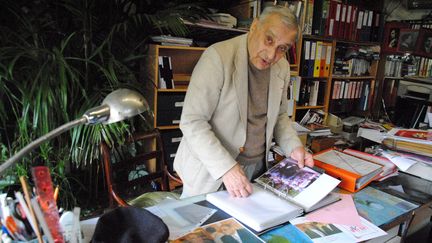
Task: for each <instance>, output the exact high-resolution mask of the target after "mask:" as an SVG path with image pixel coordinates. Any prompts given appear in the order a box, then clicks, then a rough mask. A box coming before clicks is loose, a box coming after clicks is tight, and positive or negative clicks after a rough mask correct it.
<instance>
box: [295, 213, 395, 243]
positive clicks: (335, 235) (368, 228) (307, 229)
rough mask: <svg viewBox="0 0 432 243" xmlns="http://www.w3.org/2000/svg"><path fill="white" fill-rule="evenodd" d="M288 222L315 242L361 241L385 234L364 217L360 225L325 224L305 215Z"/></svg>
mask: <svg viewBox="0 0 432 243" xmlns="http://www.w3.org/2000/svg"><path fill="white" fill-rule="evenodd" d="M290 223H291V224H293V225H295V226H296V227H297V228H298V229H299V230H300V231H302V232H303V233H304V234H306V235H307V236H308V237H309V238H310V239H311V240H312V242H316V243H321V242H323V243H324V242H332V243H346V242H361V241H365V240H369V239H373V238H376V237H379V236H383V235H386V234H387V233H386V232H385V231H383V230H382V229H380V228H379V227H377V226H375V225H374V224H372V223H371V222H369V221H367V220H366V219H364V218H361V226H347V225H339V224H325V223H319V222H314V221H309V220H307V219H306V218H305V217H299V218H296V219H293V220H290Z"/></svg>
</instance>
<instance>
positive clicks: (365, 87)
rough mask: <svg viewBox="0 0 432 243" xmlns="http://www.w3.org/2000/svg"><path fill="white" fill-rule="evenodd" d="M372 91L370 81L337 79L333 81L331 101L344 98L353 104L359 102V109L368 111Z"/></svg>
mask: <svg viewBox="0 0 432 243" xmlns="http://www.w3.org/2000/svg"><path fill="white" fill-rule="evenodd" d="M370 92H371V83H370V81H349V80H340V81H335V82H334V83H333V89H332V94H331V101H337V100H339V101H340V100H344V101H347V102H348V103H351V105H352V104H357V107H358V109H359V110H361V111H366V110H368V108H369V106H370V103H371V99H372V96H371V95H370ZM339 103H340V102H339ZM350 107H351V108H352V106H350Z"/></svg>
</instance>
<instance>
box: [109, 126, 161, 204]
mask: <svg viewBox="0 0 432 243" xmlns="http://www.w3.org/2000/svg"><path fill="white" fill-rule="evenodd" d="M101 150H102V158H103V163H104V172H105V181H106V184H107V187H108V194H109V200H110V206H113V204H114V201H115V202H116V203H118V204H119V205H121V206H127V205H128V204H127V200H129V199H132V198H134V197H137V196H139V195H141V194H143V193H146V192H151V191H169V182H168V176H169V175H168V170H167V168H166V167H167V166H166V162H165V158H164V148H163V144H162V139H161V136H160V133H159V131H158V130H157V129H154V130H152V131H149V132H145V133H138V134H134V135H133V136H131V137H130V138H128V139H126V142H125V143H124V144H114V145H113V146H112V147H111V148H110V147H109V146H108V145H107V144H106V143H105V142H102V143H101Z"/></svg>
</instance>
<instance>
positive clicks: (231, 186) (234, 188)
mask: <svg viewBox="0 0 432 243" xmlns="http://www.w3.org/2000/svg"><path fill="white" fill-rule="evenodd" d="M222 181H223V183H224V185H225V187H226V189H227V191H228V193H229V194H230V195H231V196H232V197H247V196H249V195H250V194H251V193H252V184H251V183H250V182H249V180H248V178H247V177H246V175H245V173H244V171H243V169H242V168H241V166H240V165H239V164H236V165H235V166H234V167H232V168H231V169H230V170H229V171H228V172H227V173H225V174H224V175H223V176H222Z"/></svg>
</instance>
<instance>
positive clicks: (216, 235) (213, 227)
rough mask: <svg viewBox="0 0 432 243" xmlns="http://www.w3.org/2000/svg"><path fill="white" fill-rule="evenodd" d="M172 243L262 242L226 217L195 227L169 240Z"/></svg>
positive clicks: (232, 219) (233, 220) (236, 222)
mask: <svg viewBox="0 0 432 243" xmlns="http://www.w3.org/2000/svg"><path fill="white" fill-rule="evenodd" d="M169 242H172V243H183V242H247V243H261V242H264V241H262V240H261V239H260V238H258V237H257V236H256V235H254V234H253V233H252V232H251V231H250V230H248V229H247V228H246V227H244V226H243V225H242V224H240V223H239V222H238V221H237V220H235V219H234V218H228V219H224V220H221V221H217V222H215V223H212V224H207V225H205V226H202V227H199V228H196V229H195V230H194V231H192V232H190V233H188V234H186V235H184V236H182V237H179V238H177V239H175V240H172V241H171V240H170V241H169Z"/></svg>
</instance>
